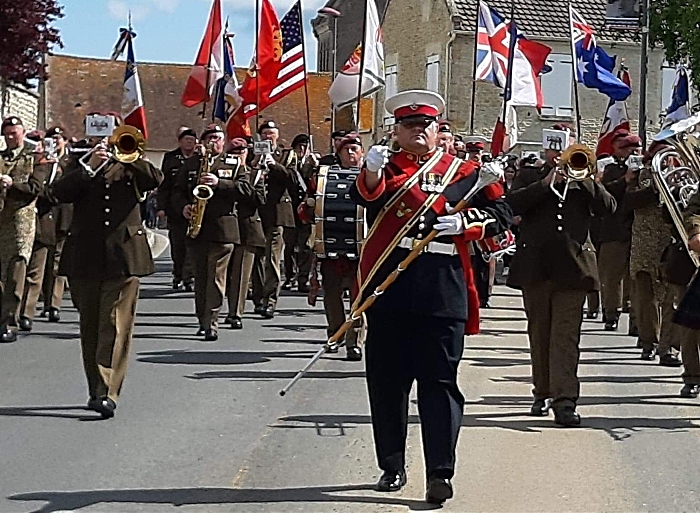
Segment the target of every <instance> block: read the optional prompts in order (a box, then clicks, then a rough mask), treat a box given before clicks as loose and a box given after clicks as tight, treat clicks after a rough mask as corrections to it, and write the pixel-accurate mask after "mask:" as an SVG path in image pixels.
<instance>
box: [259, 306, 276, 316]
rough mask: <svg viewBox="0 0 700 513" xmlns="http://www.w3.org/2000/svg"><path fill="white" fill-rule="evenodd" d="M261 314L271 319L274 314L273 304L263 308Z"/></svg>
mask: <svg viewBox="0 0 700 513" xmlns="http://www.w3.org/2000/svg"><path fill="white" fill-rule="evenodd" d="M262 316H263V317H264V318H265V319H272V318H273V317H274V316H275V307H274V306H268V307H267V308H265V310H263V312H262Z"/></svg>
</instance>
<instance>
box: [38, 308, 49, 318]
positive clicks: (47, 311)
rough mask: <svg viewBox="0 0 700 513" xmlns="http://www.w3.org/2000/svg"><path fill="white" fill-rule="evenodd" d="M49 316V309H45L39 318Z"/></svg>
mask: <svg viewBox="0 0 700 513" xmlns="http://www.w3.org/2000/svg"><path fill="white" fill-rule="evenodd" d="M47 315H49V310H48V308H44V309H43V310H42V311H41V313H40V314H39V317H46V316H47Z"/></svg>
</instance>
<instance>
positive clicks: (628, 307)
mask: <svg viewBox="0 0 700 513" xmlns="http://www.w3.org/2000/svg"><path fill="white" fill-rule="evenodd" d="M631 310H632V304H631V303H630V302H629V301H627V302H626V303H625V304H624V305H623V306H622V313H626V314H628V313H630V311H631Z"/></svg>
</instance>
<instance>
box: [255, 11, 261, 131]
mask: <svg viewBox="0 0 700 513" xmlns="http://www.w3.org/2000/svg"><path fill="white" fill-rule="evenodd" d="M259 39H260V0H255V133H258V132H260V108H259V107H260V69H259V68H258V64H259V63H260V58H259V57H260V51H259V47H260V41H259Z"/></svg>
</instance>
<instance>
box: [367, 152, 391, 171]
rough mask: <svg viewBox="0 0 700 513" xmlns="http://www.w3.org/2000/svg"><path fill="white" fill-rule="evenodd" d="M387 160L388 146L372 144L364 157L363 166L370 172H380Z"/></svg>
mask: <svg viewBox="0 0 700 513" xmlns="http://www.w3.org/2000/svg"><path fill="white" fill-rule="evenodd" d="M387 162H389V148H388V147H387V146H372V147H371V148H370V149H369V151H368V152H367V156H366V157H365V166H366V167H367V170H368V171H369V172H371V173H376V174H381V170H382V168H383V167H384V165H385V164H386V163H387Z"/></svg>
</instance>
